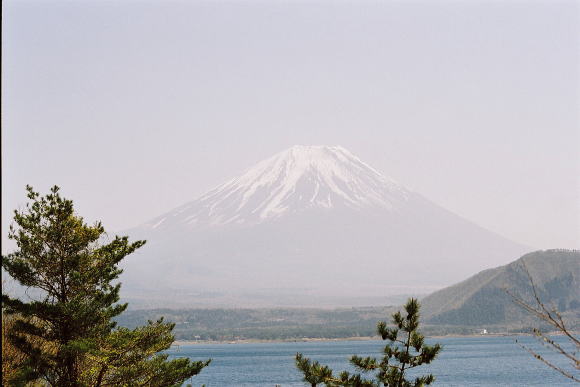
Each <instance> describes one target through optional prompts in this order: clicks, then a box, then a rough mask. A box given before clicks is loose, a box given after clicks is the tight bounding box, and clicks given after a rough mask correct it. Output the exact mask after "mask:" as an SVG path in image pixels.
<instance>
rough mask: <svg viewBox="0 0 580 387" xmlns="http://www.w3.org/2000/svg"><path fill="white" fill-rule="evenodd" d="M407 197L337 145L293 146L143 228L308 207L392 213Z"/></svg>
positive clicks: (244, 219)
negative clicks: (375, 210) (167, 219)
mask: <svg viewBox="0 0 580 387" xmlns="http://www.w3.org/2000/svg"><path fill="white" fill-rule="evenodd" d="M409 193H410V191H409V190H408V189H407V188H405V187H403V186H402V185H400V184H398V183H397V182H395V181H394V180H393V179H391V178H389V177H386V176H384V175H382V174H381V173H380V172H378V171H377V170H376V169H374V168H372V167H371V166H369V165H368V164H366V163H364V162H363V161H361V160H360V159H359V158H358V157H356V156H354V155H353V154H352V153H350V152H349V151H348V150H346V149H345V148H343V147H341V146H324V145H295V146H292V147H290V148H288V149H286V150H284V151H282V152H279V153H277V154H275V155H274V156H272V157H270V158H268V159H266V160H263V161H260V162H259V163H257V164H256V165H254V166H253V167H251V168H250V169H248V170H246V171H245V172H244V173H242V174H241V175H240V176H238V177H235V178H233V179H231V180H230V181H228V182H226V183H224V184H222V185H220V186H218V187H216V188H215V189H213V190H211V191H209V192H208V193H206V194H205V195H203V196H202V197H200V198H199V199H197V200H194V201H193V202H190V203H188V204H186V205H184V206H182V207H180V208H178V209H176V210H175V211H173V213H170V214H167V215H164V216H162V217H160V218H157V219H156V220H154V221H152V222H151V223H149V224H148V225H149V226H151V227H157V226H160V225H161V224H162V223H164V221H165V219H166V218H168V217H171V218H174V220H177V219H176V217H177V218H179V219H180V220H181V222H185V223H187V224H190V225H204V224H206V225H223V224H229V223H238V224H241V223H260V222H262V221H265V220H268V219H273V218H277V217H279V216H282V215H284V214H290V213H297V212H301V211H305V210H309V209H313V208H318V209H331V208H351V209H365V208H366V209H368V208H375V209H382V210H388V211H392V210H394V209H396V207H397V203H400V202H404V201H406V200H407V196H408V194H409Z"/></svg>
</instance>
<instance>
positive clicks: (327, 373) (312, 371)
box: [295, 353, 332, 387]
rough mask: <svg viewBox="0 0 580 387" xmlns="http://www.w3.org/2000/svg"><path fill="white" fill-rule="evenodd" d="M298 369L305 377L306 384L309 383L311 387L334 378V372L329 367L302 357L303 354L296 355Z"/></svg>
mask: <svg viewBox="0 0 580 387" xmlns="http://www.w3.org/2000/svg"><path fill="white" fill-rule="evenodd" d="M295 360H296V368H298V369H299V370H300V371H301V372H302V374H303V375H304V377H303V378H302V380H304V381H305V382H306V383H309V384H310V385H311V386H313V387H314V386H316V385H318V384H320V383H324V382H325V381H326V380H328V379H329V378H332V370H331V369H330V368H328V367H327V366H323V365H321V364H320V363H319V362H317V361H313V362H312V361H310V359H307V358H305V357H303V356H302V354H300V353H297V354H296V358H295Z"/></svg>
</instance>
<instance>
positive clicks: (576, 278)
mask: <svg viewBox="0 0 580 387" xmlns="http://www.w3.org/2000/svg"><path fill="white" fill-rule="evenodd" d="M523 262H525V265H526V267H527V268H528V271H529V273H530V275H531V276H532V278H533V279H534V282H535V284H536V288H537V290H538V292H539V295H540V298H541V299H542V300H543V301H544V303H545V304H546V305H552V306H554V307H556V308H558V310H559V311H561V312H563V314H564V316H565V317H566V319H567V320H568V321H570V323H571V324H576V325H580V323H579V322H580V251H577V250H546V251H536V252H533V253H530V254H526V255H524V256H523V257H521V258H520V259H518V260H517V261H515V262H512V263H510V264H508V265H505V266H501V267H498V268H495V269H490V270H485V271H483V272H481V273H479V274H476V275H475V276H473V277H471V278H469V279H467V280H465V281H463V282H461V283H458V284H456V285H453V286H450V287H448V288H445V289H442V290H440V291H437V292H435V293H433V294H431V295H429V296H427V297H425V298H424V299H423V300H422V305H423V316H424V317H425V319H426V321H427V322H428V323H429V324H432V325H449V326H473V327H476V326H477V327H484V326H493V325H503V326H506V327H514V328H516V327H517V328H520V327H525V326H533V325H535V324H537V322H536V321H534V319H533V318H531V317H530V316H529V315H528V314H527V313H525V312H523V311H522V310H521V309H520V308H519V307H517V306H516V305H514V303H513V302H512V299H511V297H510V296H509V295H508V294H506V292H505V289H508V290H509V291H510V292H512V293H514V294H517V295H519V296H521V297H523V298H524V299H526V300H529V301H530V302H532V298H531V297H532V293H531V286H530V283H529V280H528V277H527V276H526V274H525V271H524V269H523V265H522V263H523ZM576 328H577V327H576Z"/></svg>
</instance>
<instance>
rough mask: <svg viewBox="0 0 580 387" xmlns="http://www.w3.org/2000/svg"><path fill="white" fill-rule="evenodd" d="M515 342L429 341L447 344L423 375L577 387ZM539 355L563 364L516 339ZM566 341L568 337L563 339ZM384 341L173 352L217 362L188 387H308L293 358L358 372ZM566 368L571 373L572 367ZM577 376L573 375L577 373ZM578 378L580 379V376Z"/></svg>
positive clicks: (462, 381)
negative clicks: (356, 363) (358, 364)
mask: <svg viewBox="0 0 580 387" xmlns="http://www.w3.org/2000/svg"><path fill="white" fill-rule="evenodd" d="M515 339H516V337H470V338H437V339H428V340H427V341H428V343H431V344H432V343H434V342H438V343H441V344H442V345H443V347H444V348H443V351H442V352H441V354H440V355H439V357H438V358H437V359H436V360H435V361H434V362H433V363H432V364H430V365H428V366H421V367H418V368H417V370H418V374H423V373H429V372H431V373H433V374H434V375H435V376H436V381H435V383H434V384H433V385H435V386H494V387H498V386H574V385H578V384H577V383H574V382H573V381H571V380H569V379H567V378H565V377H563V376H561V375H560V374H558V373H557V372H555V371H554V370H552V369H551V368H549V367H548V366H546V365H544V364H543V363H541V362H540V361H539V360H536V359H534V358H533V357H532V356H531V355H530V354H529V353H528V352H526V351H525V350H524V349H522V348H521V347H519V346H518V345H517V344H516V343H515V341H514V340H515ZM517 339H518V340H519V341H520V342H522V343H524V344H527V345H529V346H531V347H533V348H534V349H535V350H538V351H539V352H540V353H541V354H542V355H544V356H545V357H546V358H547V359H550V360H552V361H555V362H556V363H558V364H560V365H566V363H565V362H562V358H561V356H559V355H557V354H555V353H553V352H552V351H550V350H547V349H544V348H542V347H541V346H539V345H538V344H536V343H537V342H536V341H535V339H534V338H533V337H529V336H524V337H518V338H517ZM557 340H558V341H563V342H565V340H563V338H558V339H557ZM384 344H385V342H383V341H381V340H377V341H331V342H296V343H256V344H203V345H201V344H194V345H181V346H178V347H174V348H172V350H171V351H170V353H171V355H172V356H176V357H189V358H192V359H195V360H202V359H207V358H211V359H213V360H212V363H211V364H210V366H209V367H207V368H205V369H204V370H203V371H202V372H201V374H199V375H197V376H195V377H193V378H192V379H191V380H190V381H189V382H188V383H191V384H192V385H193V386H200V385H202V384H205V385H206V386H208V387H210V386H275V385H276V384H279V385H281V386H304V385H305V384H304V383H303V382H301V378H302V377H301V374H300V373H299V372H298V370H296V368H295V366H294V355H295V354H296V353H297V352H301V353H303V354H304V355H305V356H306V357H310V358H311V359H313V360H318V361H319V362H320V363H322V364H326V365H328V366H330V367H331V368H332V369H333V370H334V371H335V374H338V373H339V372H337V371H341V370H349V371H354V369H353V368H352V367H351V366H350V365H349V363H348V359H349V357H350V356H352V355H354V354H356V355H359V356H376V357H379V356H380V354H381V351H382V348H383V347H384ZM567 369H571V367H570V366H568V367H567ZM573 372H574V371H573ZM575 372H576V374H575V375H576V376H580V375H579V372H578V371H575Z"/></svg>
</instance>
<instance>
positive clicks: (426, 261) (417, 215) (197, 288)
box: [122, 146, 528, 306]
mask: <svg viewBox="0 0 580 387" xmlns="http://www.w3.org/2000/svg"><path fill="white" fill-rule="evenodd" d="M127 234H128V235H129V236H130V237H131V239H135V238H143V239H147V240H148V243H147V244H146V245H145V246H144V247H143V248H142V249H140V251H138V252H137V253H136V254H134V255H133V256H130V257H128V258H127V259H126V261H127V262H126V265H125V269H126V270H125V273H124V274H123V277H122V280H123V283H124V287H123V289H124V293H125V296H126V298H129V299H133V300H136V299H139V300H140V301H141V302H142V303H141V304H139V305H146V306H159V305H169V304H171V305H174V304H180V305H182V306H183V305H190V306H200V305H205V306H209V305H212V306H218V305H220V306H223V305H229V306H233V305H236V306H241V305H244V306H256V305H264V306H283V305H303V306H304V305H306V306H316V305H322V304H325V305H326V304H328V305H354V304H360V303H363V304H365V303H366V304H368V303H372V302H380V301H379V300H381V299H382V300H384V299H385V297H387V296H394V295H400V294H420V293H423V294H424V293H427V292H430V291H432V290H435V289H438V288H441V287H444V286H447V285H450V284H452V283H454V282H457V281H459V280H463V279H465V278H466V277H468V276H470V275H472V274H474V273H476V272H478V271H481V270H483V269H486V268H491V267H495V266H498V265H502V264H506V263H508V262H510V261H512V260H513V259H514V257H518V256H520V255H522V254H523V253H524V252H526V251H527V250H528V249H527V248H526V247H524V246H521V245H518V244H517V243H514V242H512V241H509V240H507V239H505V238H503V237H501V236H499V235H497V234H495V233H493V232H490V231H488V230H486V229H484V228H482V227H479V226H477V225H475V224H473V223H471V222H469V221H468V220H466V219H463V218H461V217H459V216H457V215H455V214H453V213H452V212H450V211H448V210H445V209H444V208H442V207H440V206H438V205H436V204H434V203H432V202H430V201H429V200H428V199H426V198H424V197H423V196H421V195H420V194H418V193H415V192H413V191H412V190H410V189H408V188H406V187H404V186H403V185H401V184H399V183H398V182H396V181H395V180H393V179H392V178H390V177H387V176H386V175H384V174H382V173H380V172H379V171H377V170H376V169H374V168H372V167H371V166H369V165H368V164H366V163H365V162H363V161H362V160H360V159H359V158H358V157H356V156H355V155H353V154H352V153H350V152H349V151H348V150H346V149H344V148H342V147H339V146H294V147H292V148H289V149H287V150H285V151H283V152H280V153H278V154H276V155H274V156H272V157H271V158H269V159H266V160H264V161H261V162H259V163H258V164H256V165H255V166H253V167H252V168H250V169H248V170H247V171H246V172H244V173H243V174H241V175H240V176H238V177H236V178H234V179H232V180H230V181H228V182H226V183H224V184H222V185H220V186H218V187H216V188H214V189H213V190H211V191H209V192H207V193H206V194H204V195H202V196H201V197H199V198H197V199H195V200H193V201H191V202H189V203H186V204H184V205H182V206H181V207H178V208H176V209H174V210H172V211H170V212H168V213H166V214H163V215H161V216H159V217H157V218H154V219H152V220H151V221H149V222H146V223H145V224H143V225H141V226H139V227H136V228H134V229H131V230H128V231H127Z"/></svg>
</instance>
